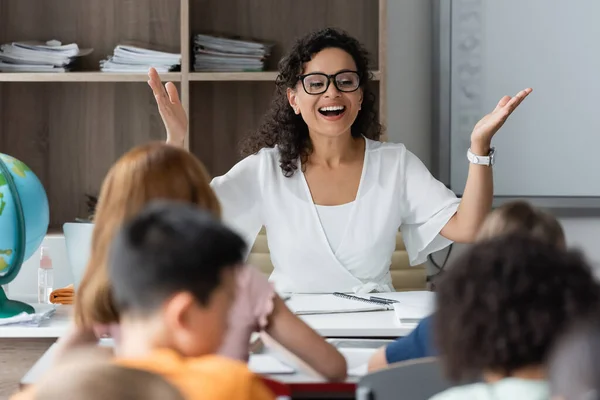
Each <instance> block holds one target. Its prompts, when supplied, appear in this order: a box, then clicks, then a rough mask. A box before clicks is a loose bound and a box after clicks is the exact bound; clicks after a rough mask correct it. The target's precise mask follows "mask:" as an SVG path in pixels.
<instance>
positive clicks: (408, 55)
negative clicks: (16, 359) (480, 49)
mask: <svg viewBox="0 0 600 400" xmlns="http://www.w3.org/2000/svg"><path fill="white" fill-rule="evenodd" d="M431 28H432V16H431V3H430V1H427V0H401V1H398V0H389V1H388V91H387V95H388V98H387V104H388V135H389V139H390V140H391V141H394V142H402V143H404V144H405V145H406V146H407V147H408V149H409V150H411V151H412V152H414V153H415V154H416V155H417V156H418V157H419V158H421V160H423V162H424V163H425V165H427V166H428V167H430V166H431V150H432V147H431V146H432V143H431V121H432V115H431V89H432V88H431ZM501 151H502V149H499V152H501ZM500 162H501V161H500ZM561 223H562V224H563V227H564V229H565V231H566V234H567V240H568V242H569V244H570V245H573V246H577V247H580V248H582V249H583V250H584V251H585V252H586V254H588V257H589V258H590V259H591V261H592V262H594V264H596V265H597V267H598V270H599V272H600V246H599V245H597V242H600V240H599V239H598V238H600V218H562V219H561ZM44 245H46V246H49V247H50V249H51V254H52V256H53V258H54V266H55V286H56V287H62V286H64V285H66V284H68V283H70V282H71V281H72V279H73V278H72V274H71V271H70V269H69V268H68V265H67V257H66V249H65V246H64V240H63V239H62V238H61V237H48V238H46V240H45V241H44ZM462 248H464V246H456V251H454V252H453V255H455V254H458V253H460V250H461V249H462ZM443 256H444V254H443V253H440V254H437V255H434V257H435V258H436V260H440V261H441V260H443ZM38 260H39V251H38V252H37V253H36V254H35V255H34V256H33V257H31V259H29V260H28V261H27V262H26V263H25V264H24V266H23V270H22V272H21V274H19V276H18V277H17V278H16V279H15V281H14V282H13V283H11V292H12V291H13V290H14V293H27V294H34V293H35V290H36V281H37V276H36V274H37V266H38V265H39V261H38Z"/></svg>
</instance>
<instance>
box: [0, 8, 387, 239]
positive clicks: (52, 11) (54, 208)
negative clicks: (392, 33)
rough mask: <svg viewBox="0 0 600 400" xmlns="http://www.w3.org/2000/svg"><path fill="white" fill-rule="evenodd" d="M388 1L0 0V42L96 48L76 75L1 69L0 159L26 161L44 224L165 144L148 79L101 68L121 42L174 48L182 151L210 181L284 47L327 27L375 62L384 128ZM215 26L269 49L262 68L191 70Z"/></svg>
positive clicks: (269, 89) (269, 82)
mask: <svg viewBox="0 0 600 400" xmlns="http://www.w3.org/2000/svg"><path fill="white" fill-rule="evenodd" d="M386 1H387V0H353V1H352V2H349V1H347V0H303V1H296V0H260V1H252V0H179V1H177V0H103V1H101V2H99V1H81V0H44V1H39V0H1V1H0V43H7V42H11V41H18V40H48V39H58V40H60V41H62V42H63V43H71V42H76V43H78V44H79V45H80V46H81V47H93V48H94V52H93V53H92V54H91V55H89V56H86V57H84V58H83V59H82V60H81V72H69V73H0V152H2V153H7V154H10V155H13V156H15V157H17V158H19V159H21V160H22V161H24V162H25V163H26V164H28V165H29V166H30V167H31V168H32V169H33V171H34V172H35V173H36V174H37V176H38V177H39V178H40V179H41V181H42V183H43V184H44V186H45V188H46V191H47V193H48V198H49V200H50V210H51V217H50V224H51V229H53V230H54V229H61V227H62V224H63V223H64V222H67V221H73V220H74V219H75V218H76V217H84V216H86V205H85V196H84V195H85V194H86V193H90V194H97V193H98V191H99V188H100V185H101V182H102V180H103V178H104V176H105V174H106V172H107V170H108V169H109V168H110V166H111V165H112V163H113V162H114V161H115V160H116V159H117V158H118V157H120V156H121V155H122V154H123V153H125V152H126V151H127V150H129V149H130V148H132V147H133V146H136V145H139V144H142V143H145V142H147V141H149V140H164V128H163V125H162V121H161V119H160V116H159V114H158V111H157V109H156V105H155V103H154V98H153V96H152V92H151V90H150V88H149V87H148V86H147V84H146V81H147V79H148V77H147V75H146V74H139V73H133V74H127V73H104V72H99V71H98V65H99V64H98V63H99V61H100V60H101V59H103V58H105V57H106V56H107V55H108V54H111V53H112V51H113V49H114V47H115V46H116V45H117V44H119V43H120V42H122V41H127V40H133V41H137V42H140V43H145V44H149V45H152V46H160V47H161V48H165V49H167V50H168V51H173V52H177V51H180V52H181V55H182V65H181V71H180V72H171V73H168V74H162V75H161V78H162V79H163V81H173V82H176V85H177V86H178V89H179V92H180V95H181V100H182V103H183V105H184V107H185V109H186V111H187V113H188V115H189V116H190V129H189V134H188V140H187V141H186V145H187V147H188V148H189V149H190V151H192V152H193V153H194V154H196V155H197V156H198V157H200V159H201V160H202V161H203V162H204V163H205V164H206V166H207V168H208V170H209V171H210V173H211V174H213V175H220V174H222V173H224V172H226V171H227V170H228V169H229V168H231V166H232V165H233V164H234V163H235V162H237V161H238V160H239V159H240V156H239V152H238V151H237V149H238V143H239V140H240V139H241V138H242V137H243V136H244V135H245V134H246V133H247V132H248V131H249V130H251V129H254V128H255V127H256V126H257V125H258V123H259V121H260V118H261V116H262V115H263V114H264V112H265V111H266V110H267V107H268V105H269V103H270V101H271V96H272V94H273V91H274V88H275V86H274V81H275V78H276V77H277V72H276V67H277V62H278V60H279V59H280V57H281V56H282V55H283V54H284V53H285V52H286V51H287V49H289V47H290V46H291V44H292V43H293V41H294V40H295V39H296V38H297V37H299V36H301V35H303V34H305V33H307V32H309V31H312V30H315V29H319V28H323V27H327V26H333V27H339V28H342V29H345V30H346V31H348V32H349V33H350V34H352V35H354V36H355V37H357V38H358V39H359V40H360V41H361V42H362V43H363V44H364V45H365V46H366V48H367V49H368V50H369V52H370V54H371V56H372V60H371V62H372V68H373V71H372V72H373V74H374V77H375V81H377V82H378V85H375V86H376V88H375V89H376V93H377V95H378V100H379V104H378V107H379V115H380V119H381V121H382V122H383V123H384V124H385V102H384V99H385V86H386V85H385V77H386V74H385V65H386V62H385V56H386V50H385V49H386V45H385V42H386V40H385V35H386V27H385V19H386V18H385V11H386ZM211 31H218V32H224V33H229V34H238V35H240V36H246V37H254V38H257V39H259V40H264V41H270V42H273V43H275V46H274V48H273V53H272V55H271V57H270V58H269V60H268V62H267V70H266V71H265V72H235V73H230V72H227V73H224V72H193V71H191V65H192V64H193V60H192V49H191V43H192V39H193V35H194V34H196V33H200V32H211Z"/></svg>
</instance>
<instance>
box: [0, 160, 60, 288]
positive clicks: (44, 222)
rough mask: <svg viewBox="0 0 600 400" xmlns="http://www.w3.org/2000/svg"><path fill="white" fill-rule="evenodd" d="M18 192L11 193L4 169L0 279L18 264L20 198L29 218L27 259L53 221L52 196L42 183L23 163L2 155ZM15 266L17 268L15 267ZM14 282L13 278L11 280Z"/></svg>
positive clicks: (0, 197)
mask: <svg viewBox="0 0 600 400" xmlns="http://www.w3.org/2000/svg"><path fill="white" fill-rule="evenodd" d="M0 159H1V160H2V161H3V162H4V164H5V165H6V167H7V168H8V170H9V171H10V176H11V177H12V180H13V181H14V183H15V187H16V189H17V190H16V191H17V193H13V192H12V191H11V190H10V187H9V185H8V181H7V178H6V176H4V174H3V173H2V170H1V169H0V277H2V276H4V275H6V274H8V272H9V271H10V270H11V269H14V267H16V265H14V266H13V263H14V262H15V260H16V257H15V255H16V249H17V241H18V232H19V226H18V225H17V223H18V222H17V221H18V218H17V205H16V202H15V200H16V198H17V196H18V198H19V199H20V201H21V205H22V207H23V215H24V219H25V238H26V239H25V256H24V259H23V260H27V259H28V258H29V257H31V256H32V255H33V253H34V252H35V251H36V250H37V249H38V247H39V246H40V245H41V243H42V240H43V239H44V236H45V235H46V232H47V231H48V224H49V219H50V212H49V207H48V197H47V196H46V191H45V190H44V186H43V185H42V183H41V182H40V180H39V179H38V178H37V176H35V174H34V173H33V172H32V171H31V169H29V167H27V165H25V164H24V163H23V162H21V161H19V160H17V159H15V158H13V157H11V156H8V155H5V154H0ZM11 267H13V268H11ZM9 279H10V278H9Z"/></svg>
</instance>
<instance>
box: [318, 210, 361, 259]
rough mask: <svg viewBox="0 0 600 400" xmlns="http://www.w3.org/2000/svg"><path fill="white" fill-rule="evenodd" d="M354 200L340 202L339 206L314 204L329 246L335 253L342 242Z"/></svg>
mask: <svg viewBox="0 0 600 400" xmlns="http://www.w3.org/2000/svg"><path fill="white" fill-rule="evenodd" d="M353 204H354V202H351V203H346V204H342V205H339V206H319V205H315V207H316V209H317V215H318V216H319V221H321V226H322V227H323V232H325V237H326V238H327V242H328V243H329V247H331V250H332V251H333V252H334V253H335V252H336V251H337V249H338V247H340V244H341V243H342V239H343V238H344V233H345V232H346V228H347V224H346V221H348V218H349V217H350V212H351V211H352V205H353Z"/></svg>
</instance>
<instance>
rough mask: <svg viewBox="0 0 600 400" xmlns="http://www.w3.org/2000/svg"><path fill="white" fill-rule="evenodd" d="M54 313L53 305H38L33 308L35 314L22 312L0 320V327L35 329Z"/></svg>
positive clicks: (54, 307)
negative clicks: (16, 326) (28, 327)
mask: <svg viewBox="0 0 600 400" xmlns="http://www.w3.org/2000/svg"><path fill="white" fill-rule="evenodd" d="M55 311H56V306H55V305H54V304H49V305H45V304H40V305H36V306H35V313H33V314H28V313H26V312H23V313H21V314H18V315H15V316H14V317H10V318H0V326H5V325H20V326H32V327H37V326H40V324H41V323H42V322H43V321H45V320H47V319H49V318H50V317H52V315H53V314H54V312H55Z"/></svg>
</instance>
